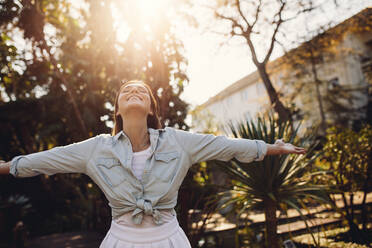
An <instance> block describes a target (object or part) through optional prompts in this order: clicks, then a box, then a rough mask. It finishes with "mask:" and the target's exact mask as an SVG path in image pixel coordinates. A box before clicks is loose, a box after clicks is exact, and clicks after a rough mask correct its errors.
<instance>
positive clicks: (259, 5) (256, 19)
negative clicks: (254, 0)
mask: <svg viewBox="0 0 372 248" xmlns="http://www.w3.org/2000/svg"><path fill="white" fill-rule="evenodd" d="M261 6H262V0H259V3H258V5H257V9H256V15H255V19H254V22H253V24H252V27H251V29H253V27H254V26H255V25H256V23H257V21H258V17H259V16H258V15H259V14H260V12H261Z"/></svg>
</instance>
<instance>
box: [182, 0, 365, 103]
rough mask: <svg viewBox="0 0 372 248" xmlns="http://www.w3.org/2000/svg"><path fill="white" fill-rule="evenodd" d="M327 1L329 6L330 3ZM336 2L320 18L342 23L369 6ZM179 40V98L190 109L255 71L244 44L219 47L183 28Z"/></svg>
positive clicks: (213, 40) (317, 20) (201, 34)
mask: <svg viewBox="0 0 372 248" xmlns="http://www.w3.org/2000/svg"><path fill="white" fill-rule="evenodd" d="M329 2H330V4H331V2H332V1H329ZM337 2H338V4H339V5H340V8H339V9H338V10H337V11H335V9H334V8H332V7H327V6H326V7H325V8H324V11H325V12H326V15H324V16H326V17H327V18H328V19H331V20H332V21H334V22H336V23H339V22H342V21H343V20H345V19H347V18H349V17H351V16H353V15H354V14H356V13H358V12H359V11H361V10H362V9H364V8H366V7H372V1H371V0H369V1H367V0H359V1H354V0H349V1H337ZM349 6H351V7H349ZM322 16H323V15H322ZM325 20H326V19H322V17H321V16H320V17H319V16H318V17H316V18H314V19H313V24H311V25H316V24H317V23H321V22H322V21H325ZM300 22H301V21H300ZM297 25H298V24H297ZM302 25H304V24H302ZM296 27H297V26H296ZM294 28H295V26H294ZM179 37H180V39H181V40H182V42H183V44H184V47H185V50H186V53H185V55H186V58H187V60H188V68H187V75H188V77H189V84H188V85H187V86H186V87H185V89H184V92H183V93H182V95H181V98H182V99H183V100H185V101H186V102H188V103H190V104H191V107H192V108H193V107H195V106H197V105H199V104H202V103H204V102H206V101H207V100H208V99H209V98H210V97H213V96H214V95H216V94H217V93H219V92H220V91H222V90H223V89H224V88H226V87H228V86H229V85H231V84H233V83H234V82H236V81H237V80H239V79H240V78H242V77H244V76H246V75H248V74H249V73H251V72H253V71H255V70H256V69H255V66H254V65H253V63H252V62H251V57H250V53H249V51H248V49H247V46H246V45H245V44H240V45H231V46H224V47H222V48H219V43H218V42H217V41H216V34H212V33H208V32H198V31H196V30H194V29H192V28H183V29H182V30H181V32H180V34H179ZM281 54H282V51H281V50H280V49H277V50H275V51H274V53H273V56H272V57H271V60H272V59H275V58H276V57H278V56H280V55H281Z"/></svg>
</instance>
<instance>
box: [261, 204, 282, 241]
mask: <svg viewBox="0 0 372 248" xmlns="http://www.w3.org/2000/svg"><path fill="white" fill-rule="evenodd" d="M264 205H265V226H266V244H267V247H269V248H279V247H280V245H279V239H278V235H277V230H278V219H277V217H276V203H275V201H274V200H272V199H271V198H269V197H267V198H266V199H265V202H264Z"/></svg>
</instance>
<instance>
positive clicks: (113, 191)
mask: <svg viewBox="0 0 372 248" xmlns="http://www.w3.org/2000/svg"><path fill="white" fill-rule="evenodd" d="M305 152H306V151H305V149H303V148H300V147H295V146H293V145H291V144H288V143H284V142H283V141H281V140H278V141H276V142H275V144H266V143H265V142H264V141H261V140H248V139H238V138H228V137H226V136H214V135H212V134H198V133H191V132H187V131H183V130H179V129H175V128H171V127H166V128H164V129H162V127H161V124H160V121H159V116H158V105H157V102H156V100H155V98H154V95H153V93H152V91H151V88H150V87H149V86H148V85H147V84H146V83H144V82H142V81H129V82H127V83H125V84H123V85H122V86H121V87H120V90H119V92H118V94H117V97H116V99H115V111H114V128H113V131H112V135H109V134H101V135H98V136H95V137H92V138H90V139H87V140H84V141H82V142H79V143H74V144H71V145H67V146H61V147H55V148H53V149H50V150H48V151H43V152H38V153H33V154H29V155H25V156H17V157H15V158H13V159H12V160H11V161H10V162H4V161H1V164H0V173H1V174H7V173H10V174H12V175H14V176H15V177H30V176H36V175H38V174H48V175H52V174H55V173H71V172H78V173H85V174H86V175H88V176H89V177H90V178H91V179H92V180H93V181H94V182H95V183H96V184H97V185H98V186H99V187H100V189H101V190H102V191H103V192H104V194H105V196H106V197H107V199H108V201H109V205H110V207H111V209H112V222H111V227H110V230H109V231H108V233H107V235H106V237H105V238H104V240H103V241H102V243H101V246H100V247H101V248H112V247H117V248H126V247H128V248H129V247H159V248H160V247H161V248H167V247H169V248H171V247H177V248H186V247H191V246H190V243H189V241H188V239H187V237H186V235H185V233H184V232H183V230H182V229H181V228H180V226H179V224H178V221H177V218H176V213H175V211H174V207H175V206H176V203H177V194H178V189H179V187H180V185H181V183H182V181H183V179H184V177H185V176H186V173H187V171H188V169H189V168H190V166H191V165H192V164H195V163H198V162H201V161H207V160H212V159H217V160H224V161H228V160H230V159H232V158H234V157H235V158H236V159H238V160H239V161H241V162H246V163H248V162H251V161H259V160H262V159H263V158H264V156H265V155H275V154H288V153H297V154H303V153H305Z"/></svg>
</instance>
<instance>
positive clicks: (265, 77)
mask: <svg viewBox="0 0 372 248" xmlns="http://www.w3.org/2000/svg"><path fill="white" fill-rule="evenodd" d="M256 67H257V69H258V72H259V74H260V77H261V79H262V82H263V83H264V85H265V88H266V91H267V94H268V95H269V98H270V102H271V104H272V105H273V107H274V110H275V112H277V113H278V115H279V120H280V122H284V121H287V120H291V119H292V116H291V113H290V111H289V109H287V108H286V107H284V105H283V103H282V102H281V101H280V99H279V96H278V93H277V92H276V90H275V88H274V86H273V85H272V83H271V80H270V77H269V74H268V73H267V71H266V65H264V64H258V65H257V64H256Z"/></svg>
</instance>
